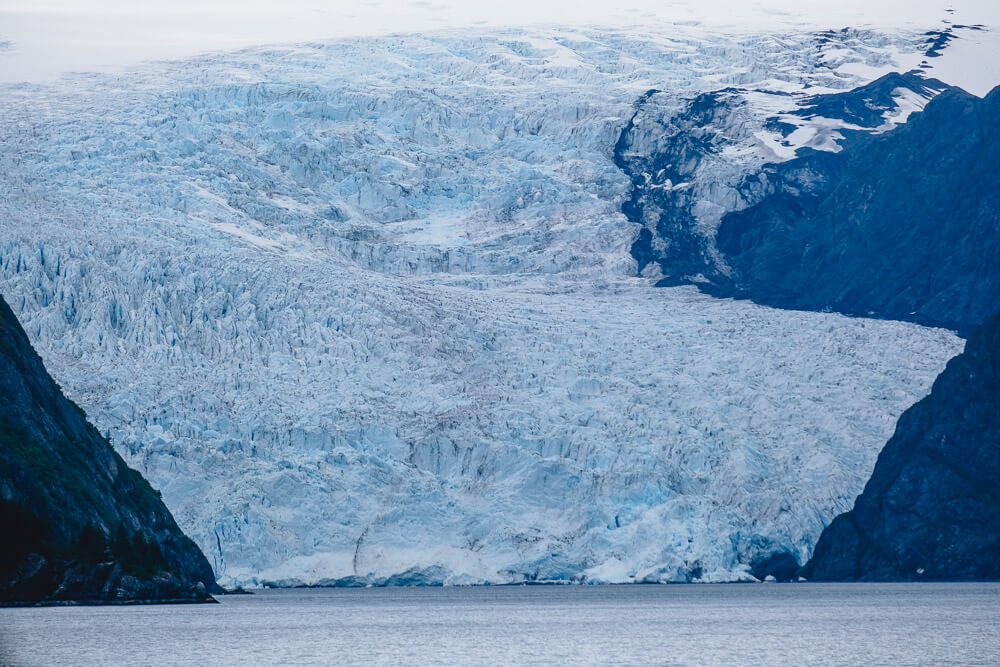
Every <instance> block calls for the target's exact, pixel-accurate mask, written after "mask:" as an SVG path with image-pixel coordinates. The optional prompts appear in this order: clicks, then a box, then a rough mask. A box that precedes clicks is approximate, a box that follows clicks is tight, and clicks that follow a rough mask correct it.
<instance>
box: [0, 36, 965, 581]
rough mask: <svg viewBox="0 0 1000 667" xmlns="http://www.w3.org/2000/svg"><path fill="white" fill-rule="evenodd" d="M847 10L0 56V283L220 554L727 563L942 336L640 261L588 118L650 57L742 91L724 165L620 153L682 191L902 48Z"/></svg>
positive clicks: (429, 569) (419, 565)
mask: <svg viewBox="0 0 1000 667" xmlns="http://www.w3.org/2000/svg"><path fill="white" fill-rule="evenodd" d="M848 37H849V39H845V40H841V42H836V38H831V39H833V40H834V41H833V42H831V41H830V40H827V41H822V40H820V39H818V38H817V35H815V34H812V33H802V34H789V35H760V36H754V37H751V36H747V35H726V34H720V33H715V32H713V33H706V32H699V29H698V28H696V27H687V28H684V27H676V28H673V27H672V28H671V29H670V30H669V31H662V32H654V31H650V32H649V33H647V34H636V33H626V32H623V31H596V30H558V31H551V30H536V31H519V30H510V31H484V32H481V33H476V34H473V35H472V36H468V35H466V36H459V35H454V34H445V35H440V36H436V37H391V38H381V39H373V40H364V39H358V40H350V41H344V42H337V43H329V44H309V45H302V46H298V47H287V48H286V47H281V48H272V49H251V50H246V51H241V52H238V53H233V54H228V55H219V56H211V57H205V58H200V59H195V60H191V61H186V62H182V63H167V64H157V65H150V66H148V67H147V68H145V69H143V70H140V71H137V72H135V73H133V74H130V75H128V76H124V77H89V78H85V79H83V80H85V81H86V86H80V85H78V84H79V82H80V81H81V79H76V80H75V81H76V84H74V85H73V86H72V87H71V88H67V87H62V86H59V85H56V86H54V87H52V88H51V89H37V88H27V87H11V88H9V89H8V90H7V91H6V92H7V93H9V94H6V95H4V96H3V97H2V101H0V110H2V112H3V121H2V122H0V143H2V144H3V145H4V147H5V149H4V151H2V152H0V174H2V176H0V184H2V187H0V218H2V228H0V289H2V290H3V292H4V294H5V295H6V296H7V298H8V300H9V302H10V303H11V305H12V307H13V308H14V309H15V310H17V311H18V312H19V315H20V317H21V318H22V320H23V322H24V324H25V329H26V330H27V332H28V334H29V336H30V337H31V338H32V342H33V343H35V344H36V345H37V347H38V348H39V350H40V351H41V353H42V354H43V356H44V358H45V360H46V363H47V364H48V365H49V367H50V368H51V369H52V371H53V374H54V376H55V377H56V378H57V380H58V381H59V382H60V383H62V384H63V386H64V387H65V389H66V392H67V394H68V395H69V396H71V397H72V398H73V399H74V400H76V401H78V402H79V403H80V404H81V405H83V406H84V407H85V408H86V409H87V411H88V414H90V415H91V416H92V418H93V419H94V420H95V422H96V423H97V424H98V425H99V427H100V428H101V429H102V430H106V431H108V432H109V433H110V434H111V436H112V439H113V441H114V442H115V444H116V445H117V446H118V448H119V450H120V451H121V452H122V453H123V454H124V455H125V456H126V457H127V459H128V460H129V461H130V462H131V463H132V464H133V465H135V466H137V467H139V468H140V469H141V470H142V471H143V473H144V474H146V475H147V476H148V477H149V478H150V479H151V480H152V481H153V483H154V484H155V485H156V486H157V487H159V488H161V489H162V490H163V494H164V499H165V501H166V502H167V504H168V506H169V507H170V508H171V510H172V511H173V512H174V514H175V516H176V517H177V520H178V522H179V523H180V525H181V526H182V527H183V528H184V529H185V530H186V531H187V532H188V533H189V534H190V535H192V537H194V538H195V539H196V541H197V542H198V543H199V545H200V546H201V547H202V548H203V549H204V551H205V553H206V554H208V555H209V558H210V559H211V560H213V565H214V566H215V569H216V572H217V573H218V575H219V576H220V579H221V580H222V581H223V582H224V583H226V584H237V583H239V584H260V583H265V582H271V583H278V584H324V583H325V584H332V583H338V584H359V585H364V584H370V583H375V584H383V583H477V582H516V581H528V580H577V581H581V580H585V581H606V582H610V581H616V582H617V581H689V580H697V581H721V580H739V579H748V578H749V577H750V574H749V563H750V562H751V561H753V560H754V559H755V558H757V557H759V556H762V555H767V554H771V553H777V552H787V553H790V554H794V556H795V557H796V558H798V559H799V560H800V561H801V560H804V559H805V557H806V556H808V554H809V553H810V551H811V548H812V545H813V543H814V541H815V539H816V538H817V536H818V535H819V533H820V531H821V529H822V527H823V526H824V524H825V523H826V521H828V520H829V519H830V517H832V516H834V515H835V514H836V513H838V512H840V511H843V510H844V509H846V508H847V506H848V505H849V502H850V500H851V499H852V498H853V497H854V496H855V495H856V493H857V492H858V491H859V490H860V488H861V486H862V484H863V482H864V480H865V479H866V477H867V475H868V473H869V472H870V470H871V467H872V465H873V463H874V458H875V455H876V453H877V451H878V448H879V447H880V446H881V445H882V444H883V443H884V441H885V439H886V438H887V437H888V435H889V434H890V432H891V429H892V425H893V423H894V422H895V419H896V417H897V416H898V415H899V414H900V413H901V412H902V411H903V410H904V409H905V408H906V407H907V406H909V405H910V404H911V403H913V402H914V401H915V400H917V399H918V398H919V397H921V396H922V395H923V394H924V393H925V392H926V390H927V388H928V387H929V386H930V383H931V381H932V379H933V378H934V376H935V375H936V374H937V373H938V372H939V371H940V369H941V368H942V367H943V365H944V363H945V361H946V360H947V359H948V358H949V357H951V356H952V355H954V354H956V353H957V352H958V351H959V350H960V349H961V346H962V342H961V340H960V339H958V338H957V337H955V336H954V335H952V334H950V333H948V332H945V331H941V330H933V329H925V328H921V327H917V326H913V325H907V324H901V323H895V322H874V321H866V320H862V319H851V318H845V317H841V316H837V315H832V314H816V313H801V312H791V311H778V310H770V309H767V308H762V307H759V306H755V305H752V304H749V303H745V302H743V303H741V302H732V301H728V300H719V299H712V298H709V297H707V296H704V295H701V294H699V293H697V291H696V290H694V289H693V288H690V287H681V288H675V289H662V290H656V289H653V288H652V286H651V282H650V281H649V280H647V279H643V278H635V277H633V276H634V275H635V272H636V263H635V261H634V260H633V258H632V257H631V256H630V249H631V247H632V244H633V241H634V240H635V238H636V235H637V234H638V233H639V225H637V224H635V223H634V222H631V221H630V220H629V219H628V218H627V217H626V216H625V215H624V214H623V213H622V211H621V208H622V205H623V203H625V202H626V201H627V199H628V197H630V195H631V192H632V188H633V185H634V183H635V180H636V178H638V175H637V174H627V173H625V172H624V171H623V170H622V169H621V167H620V165H619V164H616V160H615V146H616V142H617V141H618V139H619V137H620V135H621V133H622V130H623V128H625V127H626V124H627V123H628V121H629V118H630V117H632V116H633V114H634V113H635V105H636V101H637V100H638V99H639V98H640V96H642V95H643V94H644V93H645V92H646V91H648V90H651V89H657V90H661V91H667V92H665V93H664V94H663V95H661V96H660V97H661V101H662V102H663V104H664V105H669V104H671V102H670V101H669V99H670V98H671V97H672V96H676V98H677V101H676V105H677V106H678V107H683V106H684V104H685V103H686V102H689V101H690V100H692V99H695V98H696V97H697V96H699V95H701V94H703V93H708V92H711V91H717V90H719V89H720V88H724V87H737V88H739V91H740V92H739V93H736V94H735V95H737V96H739V98H740V99H739V102H738V104H736V105H735V106H734V109H736V112H735V113H732V114H725V115H724V116H723V118H724V119H725V120H726V123H727V125H725V126H719V127H716V128H715V129H716V130H717V134H719V135H720V136H722V137H724V139H725V140H724V141H723V142H722V143H721V144H720V147H721V149H722V150H724V151H725V156H726V159H725V160H721V159H720V160H717V161H716V162H715V164H716V165H717V166H719V169H716V170H714V171H713V170H711V169H709V170H703V171H696V172H695V173H693V174H690V178H687V176H685V178H684V179H674V178H673V177H671V178H670V182H669V184H668V183H667V181H666V180H657V179H662V177H663V175H660V176H658V175H657V173H658V172H657V173H650V174H648V181H644V182H648V183H651V184H653V185H656V186H658V187H661V188H662V189H667V190H670V191H671V192H679V193H681V192H686V191H687V190H688V189H690V191H691V192H693V193H695V194H696V195H697V200H698V201H697V202H696V203H697V204H698V205H699V206H701V207H702V208H700V209H697V210H699V211H702V210H704V211H706V212H707V213H706V215H708V214H709V213H711V206H712V205H719V206H721V205H722V203H724V200H723V199H721V198H720V197H722V196H724V195H725V192H726V187H725V183H727V182H729V181H728V180H727V179H735V178H736V176H737V175H738V173H739V172H740V170H741V169H743V168H744V166H745V165H751V164H758V163H760V162H762V161H765V160H770V159H773V156H772V155H771V154H770V153H769V152H768V151H767V150H765V147H764V146H763V145H762V143H761V142H759V141H758V140H757V139H756V138H755V137H757V136H758V134H759V133H760V132H762V131H764V130H765V129H766V128H765V123H766V121H767V119H768V118H769V117H771V116H773V115H774V114H775V113H777V112H779V111H782V110H784V111H791V110H793V109H794V108H796V105H797V104H798V102H799V101H801V100H802V99H804V98H805V97H806V95H807V93H806V91H807V90H808V91H809V92H810V94H811V92H812V91H817V90H843V89H847V88H850V87H852V86H854V85H858V84H860V83H864V82H866V81H867V80H868V79H867V77H868V73H869V72H871V71H882V70H883V69H886V68H891V67H893V66H895V65H897V64H899V63H900V62H903V61H906V59H908V58H911V56H912V57H919V48H920V45H921V44H922V42H921V36H920V35H919V34H916V33H914V34H898V35H886V34H881V33H875V32H864V33H858V34H854V33H852V34H850V35H849V36H848ZM834 42H836V44H835V47H836V48H837V49H838V52H837V58H836V62H835V63H832V62H831V57H830V53H831V51H830V49H831V48H834V47H833V46H831V43H834ZM824 54H825V55H824ZM852 63H853V64H856V65H857V64H863V65H865V66H866V67H867V68H868V69H864V72H865V74H864V75H861V74H852V73H851V72H850V71H847V69H845V68H848V66H849V65H850V64H852ZM81 91H82V92H81ZM755 91H764V92H755ZM664 108H665V107H664ZM646 130H648V132H647V134H646V135H645V137H646V139H644V140H648V141H649V142H655V141H658V140H659V138H660V136H661V135H662V127H661V126H659V125H657V122H652V121H651V123H650V125H649V126H648V128H646ZM646 130H644V131H646ZM637 142H638V139H637ZM636 145H638V143H637V144H636ZM713 174H714V175H720V174H721V175H722V177H723V178H721V179H719V178H716V180H712V179H713V178H715V176H713ZM689 184H690V185H689ZM713 202H714V204H713ZM705 219H706V220H708V219H709V218H708V217H706V218H705ZM709 226H710V225H709Z"/></svg>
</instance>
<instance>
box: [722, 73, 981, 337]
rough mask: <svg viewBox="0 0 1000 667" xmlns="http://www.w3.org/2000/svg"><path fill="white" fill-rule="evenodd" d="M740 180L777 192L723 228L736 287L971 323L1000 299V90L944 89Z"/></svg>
mask: <svg viewBox="0 0 1000 667" xmlns="http://www.w3.org/2000/svg"><path fill="white" fill-rule="evenodd" d="M897 90H901V91H905V89H904V88H902V87H898V88H897ZM911 92H912V91H911ZM840 97H843V96H840ZM915 99H916V98H915ZM834 101H836V102H837V104H838V105H839V106H841V107H843V109H849V108H853V107H857V106H858V105H857V104H855V103H854V102H856V100H854V98H850V97H846V98H843V99H840V100H834ZM827 102H828V104H826V106H827V107H829V106H831V105H832V102H830V100H828V101H827ZM823 108H825V107H823ZM821 110H822V109H821ZM849 117H851V118H854V117H853V116H849ZM854 120H855V121H856V120H857V118H854ZM741 189H742V191H744V193H747V192H753V191H756V192H763V193H766V194H765V195H764V196H762V197H760V198H759V200H758V203H756V204H755V205H753V206H751V207H749V208H746V209H744V210H742V211H740V212H738V213H731V214H729V215H727V216H726V217H724V218H723V221H722V224H721V226H720V228H719V232H718V236H717V239H716V241H717V248H718V249H719V251H721V253H722V254H723V256H724V257H725V261H726V263H727V265H728V266H729V268H730V269H731V278H732V283H733V285H734V290H735V292H736V293H737V294H742V295H744V296H749V297H750V298H752V299H754V300H756V301H758V302H760V303H766V304H769V305H773V306H778V307H782V308H797V309H804V310H823V309H830V310H835V311H838V312H843V313H847V314H854V315H875V316H878V317H885V318H891V319H902V320H909V321H915V322H920V323H925V324H936V325H944V326H947V327H950V328H955V329H958V330H960V331H964V332H968V331H971V330H973V329H974V328H975V327H976V326H977V325H978V324H980V323H982V322H983V321H984V320H985V319H986V317H987V316H988V315H989V314H990V309H991V308H994V307H995V306H996V304H997V302H998V299H1000V219H998V216H1000V213H998V212H1000V90H994V91H993V92H992V93H990V94H989V95H988V96H987V97H985V98H983V99H980V98H977V97H975V96H973V95H969V94H968V93H965V92H963V91H961V90H958V89H949V90H946V91H945V92H943V93H941V94H940V95H939V96H937V97H935V98H934V99H933V100H932V101H931V102H929V103H927V105H926V107H925V108H924V110H923V113H919V114H915V115H914V116H913V118H912V120H910V121H909V122H907V123H906V124H904V125H901V126H899V127H897V128H896V129H894V130H892V131H887V132H881V133H875V134H869V133H861V132H855V133H850V135H849V136H848V137H847V139H846V140H845V141H844V142H843V150H842V151H841V152H839V153H827V152H813V151H807V152H804V153H803V154H802V155H801V156H800V157H798V158H796V159H794V160H791V161H788V162H784V163H780V164H776V165H771V166H769V167H768V168H765V169H764V170H762V171H761V172H760V173H759V174H756V175H754V176H752V177H750V178H748V179H747V181H746V182H745V183H744V184H743V186H742V188H741Z"/></svg>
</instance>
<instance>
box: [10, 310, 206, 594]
mask: <svg viewBox="0 0 1000 667" xmlns="http://www.w3.org/2000/svg"><path fill="white" fill-rule="evenodd" d="M0 398H2V401H0V534H2V535H3V539H2V542H3V544H4V547H3V549H2V550H0V603H4V604H31V603H39V602H43V603H44V602H50V603H60V602H83V603H102V602H103V603H107V602H119V603H123V602H142V601H146V602H206V601H211V600H212V598H211V595H210V592H219V591H220V589H219V588H218V586H217V585H216V583H215V576H214V574H213V572H212V568H211V566H210V565H209V564H208V561H207V560H206V559H205V557H204V555H203V554H202V553H201V551H200V550H199V549H198V547H197V546H196V545H195V544H194V542H192V541H191V540H190V539H189V538H188V537H186V536H185V535H184V534H183V533H182V532H181V530H180V529H179V528H178V527H177V524H176V523H175V522H174V519H173V517H172V516H171V515H170V512H169V511H168V510H167V508H166V507H165V506H164V505H163V502H162V501H161V500H160V496H159V493H158V492H157V491H154V490H153V488H152V487H150V486H149V484H148V483H147V482H146V480H145V479H143V477H142V475H140V474H139V473H138V472H136V471H135V470H132V469H131V468H129V467H128V466H127V465H126V464H125V462H124V461H123V460H122V459H121V457H120V456H118V454H116V453H115V452H114V450H113V449H112V448H111V446H110V444H109V443H108V442H107V440H105V439H104V438H103V437H102V436H101V435H100V433H98V431H97V430H96V429H95V428H94V427H93V426H91V425H90V424H89V423H88V422H87V419H86V415H84V413H83V411H82V410H81V409H80V408H79V407H77V406H76V405H75V404H74V403H73V402H72V401H70V400H69V399H67V398H66V397H65V396H63V394H62V392H61V390H60V389H59V387H58V386H57V385H56V383H55V382H54V381H53V380H52V378H51V377H50V376H49V374H48V373H47V372H46V370H45V367H44V366H43V364H42V360H41V359H40V358H39V356H38V355H37V354H36V353H35V351H34V349H32V347H31V344H30V343H29V342H28V338H27V336H26V335H25V333H24V331H23V329H22V328H21V326H20V324H19V323H18V322H17V319H16V317H15V316H14V313H13V312H12V311H11V309H10V308H9V307H8V305H7V303H6V302H5V301H4V300H3V299H2V298H0Z"/></svg>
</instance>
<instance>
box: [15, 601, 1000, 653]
mask: <svg viewBox="0 0 1000 667" xmlns="http://www.w3.org/2000/svg"><path fill="white" fill-rule="evenodd" d="M0 641H2V646H0V663H2V664H5V665H7V664H9V665H44V666H46V667H48V666H52V665H238V666H241V667H250V666H255V665H330V664H345V665H372V664H374V665H434V664H445V665H498V664H500V665H502V664H525V665H527V664H539V665H563V664H615V665H935V666H936V665H990V666H994V665H1000V584H940V585H938V584H922V585H915V584H839V585H836V584H835V585H822V584H785V585H781V584H772V585H766V584H764V585H730V586H601V587H580V586H573V587H494V588H436V589H429V588H424V589H415V588H409V589H400V588H396V589H360V590H358V589H355V590H345V589H339V590H333V589H326V590H286V591H262V592H259V593H258V594H256V595H253V596H232V597H225V598H222V603H221V604H218V605H196V606H153V607H63V608H42V609H0Z"/></svg>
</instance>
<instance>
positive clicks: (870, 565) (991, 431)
mask: <svg viewBox="0 0 1000 667" xmlns="http://www.w3.org/2000/svg"><path fill="white" fill-rule="evenodd" d="M994 305H995V303H994ZM998 480H1000V313H996V314H994V315H993V316H992V317H991V318H990V319H989V320H988V321H987V323H986V324H985V325H983V326H982V327H981V328H980V329H979V330H978V331H977V332H976V333H975V334H974V335H973V336H972V338H970V339H969V342H968V344H967V345H966V349H965V352H964V353H963V354H961V355H959V356H957V357H955V358H954V359H952V360H951V362H949V363H948V366H947V368H946V369H945V371H944V372H943V373H942V374H941V376H940V377H939V378H938V379H937V381H936V382H935V383H934V388H933V390H932V391H931V393H930V395H929V396H927V397H926V398H925V399H923V400H922V401H920V402H919V403H917V404H916V405H914V406H913V407H912V408H910V409H909V410H907V411H906V412H905V413H904V414H903V416H902V417H900V419H899V424H898V425H897V427H896V433H895V435H894V436H893V437H892V439H890V440H889V442H888V444H886V446H885V449H883V450H882V453H881V454H880V455H879V458H878V463H876V465H875V470H874V472H873V473H872V477H871V479H870V480H869V482H868V484H867V485H866V486H865V490H864V492H863V493H862V494H861V495H860V496H859V497H858V499H857V501H856V502H855V505H854V509H852V510H851V511H849V512H847V513H845V514H842V515H840V516H838V517H837V518H836V519H834V520H833V522H832V523H831V524H830V525H829V526H828V527H827V528H826V530H825V531H823V534H822V536H821V537H820V539H819V542H818V543H817V545H816V549H815V551H814V554H813V558H812V560H811V561H810V562H809V563H808V564H807V566H806V567H805V568H804V574H805V576H807V577H808V578H810V579H813V580H819V581H831V580H833V581H838V580H840V581H842V580H887V579H888V580H892V579H916V580H919V579H926V580H933V579H938V580H941V579H959V580H961V579H1000V481H998Z"/></svg>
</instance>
